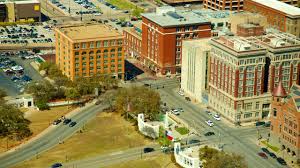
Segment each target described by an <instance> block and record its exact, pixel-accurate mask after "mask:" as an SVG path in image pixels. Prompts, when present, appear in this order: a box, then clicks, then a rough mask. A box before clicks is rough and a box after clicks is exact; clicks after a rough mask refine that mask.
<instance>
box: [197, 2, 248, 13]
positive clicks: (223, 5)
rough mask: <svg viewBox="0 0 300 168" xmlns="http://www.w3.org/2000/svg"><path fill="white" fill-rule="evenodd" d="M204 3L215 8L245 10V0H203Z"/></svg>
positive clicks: (210, 7) (205, 5)
mask: <svg viewBox="0 0 300 168" xmlns="http://www.w3.org/2000/svg"><path fill="white" fill-rule="evenodd" d="M203 5H204V8H207V9H213V10H230V11H243V7H244V0H235V1H232V0H203Z"/></svg>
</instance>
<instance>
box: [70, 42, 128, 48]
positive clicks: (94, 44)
mask: <svg viewBox="0 0 300 168" xmlns="http://www.w3.org/2000/svg"><path fill="white" fill-rule="evenodd" d="M121 45H123V40H110V41H108V40H104V41H96V42H95V41H93V42H83V43H75V44H74V49H87V48H100V47H110V46H121Z"/></svg>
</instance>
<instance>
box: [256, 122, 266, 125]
mask: <svg viewBox="0 0 300 168" xmlns="http://www.w3.org/2000/svg"><path fill="white" fill-rule="evenodd" d="M262 125H265V122H264V121H257V122H256V123H255V126H262Z"/></svg>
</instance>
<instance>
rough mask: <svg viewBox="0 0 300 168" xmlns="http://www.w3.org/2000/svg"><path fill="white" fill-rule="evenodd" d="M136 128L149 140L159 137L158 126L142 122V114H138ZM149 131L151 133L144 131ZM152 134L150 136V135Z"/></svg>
mask: <svg viewBox="0 0 300 168" xmlns="http://www.w3.org/2000/svg"><path fill="white" fill-rule="evenodd" d="M137 120H138V127H139V131H140V132H141V133H142V134H144V135H146V136H149V137H151V138H158V137H159V124H158V123H157V124H154V123H146V122H145V120H144V114H138V118H137ZM148 129H149V130H151V131H146V130H148ZM150 132H151V133H153V134H151V133H150Z"/></svg>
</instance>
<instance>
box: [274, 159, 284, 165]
mask: <svg viewBox="0 0 300 168" xmlns="http://www.w3.org/2000/svg"><path fill="white" fill-rule="evenodd" d="M276 160H277V162H278V163H280V164H281V165H286V161H285V160H284V159H282V158H281V157H279V158H277V159H276Z"/></svg>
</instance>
